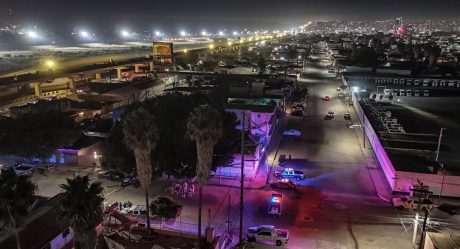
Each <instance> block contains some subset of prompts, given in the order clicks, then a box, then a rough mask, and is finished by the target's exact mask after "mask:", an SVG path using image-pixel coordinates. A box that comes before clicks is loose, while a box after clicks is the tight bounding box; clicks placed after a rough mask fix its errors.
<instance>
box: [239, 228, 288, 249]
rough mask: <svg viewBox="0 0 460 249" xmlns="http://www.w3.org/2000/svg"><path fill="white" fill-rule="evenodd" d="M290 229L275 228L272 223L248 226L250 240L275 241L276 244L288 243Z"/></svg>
mask: <svg viewBox="0 0 460 249" xmlns="http://www.w3.org/2000/svg"><path fill="white" fill-rule="evenodd" d="M288 239H289V231H287V230H283V229H275V226H272V225H262V226H258V227H250V228H248V241H249V242H256V241H262V242H274V243H275V245H276V246H284V245H286V244H287V243H288Z"/></svg>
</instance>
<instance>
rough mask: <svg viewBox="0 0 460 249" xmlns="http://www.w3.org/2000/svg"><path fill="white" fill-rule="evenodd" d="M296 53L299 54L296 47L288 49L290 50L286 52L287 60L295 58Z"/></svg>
mask: <svg viewBox="0 0 460 249" xmlns="http://www.w3.org/2000/svg"><path fill="white" fill-rule="evenodd" d="M298 54H299V53H298V52H297V50H296V49H290V50H289V51H288V52H287V54H286V56H287V59H288V60H295V59H297V56H298Z"/></svg>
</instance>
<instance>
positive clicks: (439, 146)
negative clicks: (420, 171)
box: [435, 128, 447, 162]
mask: <svg viewBox="0 0 460 249" xmlns="http://www.w3.org/2000/svg"><path fill="white" fill-rule="evenodd" d="M444 130H447V129H446V128H441V131H440V132H439V138H438V149H437V150H436V160H435V161H436V162H438V159H439V150H440V149H441V141H442V132H443V131H444Z"/></svg>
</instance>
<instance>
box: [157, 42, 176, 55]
mask: <svg viewBox="0 0 460 249" xmlns="http://www.w3.org/2000/svg"><path fill="white" fill-rule="evenodd" d="M172 55H173V44H172V42H154V43H153V56H154V57H172Z"/></svg>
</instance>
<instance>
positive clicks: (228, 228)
mask: <svg viewBox="0 0 460 249" xmlns="http://www.w3.org/2000/svg"><path fill="white" fill-rule="evenodd" d="M227 234H228V235H230V195H228V208H227Z"/></svg>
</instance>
